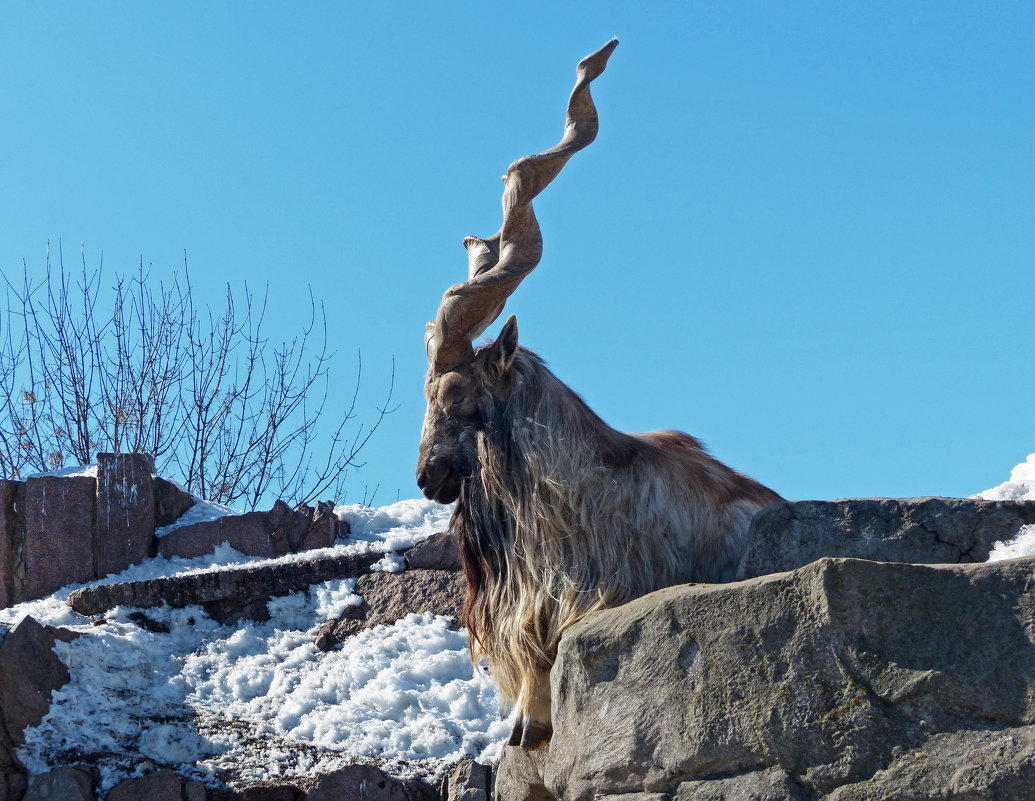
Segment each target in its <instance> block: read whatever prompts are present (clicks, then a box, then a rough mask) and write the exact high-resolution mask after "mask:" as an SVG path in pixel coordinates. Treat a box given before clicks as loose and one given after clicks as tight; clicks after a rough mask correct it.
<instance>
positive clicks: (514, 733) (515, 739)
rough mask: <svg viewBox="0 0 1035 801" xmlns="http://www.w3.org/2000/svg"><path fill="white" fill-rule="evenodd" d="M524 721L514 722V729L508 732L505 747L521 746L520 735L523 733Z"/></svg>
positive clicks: (519, 719) (521, 719)
mask: <svg viewBox="0 0 1035 801" xmlns="http://www.w3.org/2000/svg"><path fill="white" fill-rule="evenodd" d="M524 728H525V719H524V718H518V719H517V720H515V721H514V728H512V729H511V730H510V739H508V740H507V745H521V735H522V733H523V732H524Z"/></svg>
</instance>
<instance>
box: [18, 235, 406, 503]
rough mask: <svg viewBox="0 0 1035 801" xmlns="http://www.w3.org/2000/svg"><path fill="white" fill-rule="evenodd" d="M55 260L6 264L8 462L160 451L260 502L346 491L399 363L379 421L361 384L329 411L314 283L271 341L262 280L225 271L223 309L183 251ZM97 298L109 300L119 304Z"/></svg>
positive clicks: (25, 469) (327, 356)
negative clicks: (165, 263)
mask: <svg viewBox="0 0 1035 801" xmlns="http://www.w3.org/2000/svg"><path fill="white" fill-rule="evenodd" d="M81 262H82V263H81V266H80V268H79V269H77V270H76V271H75V273H74V274H73V273H72V272H70V271H68V270H66V269H65V266H64V260H63V258H62V256H61V252H60V248H59V255H58V266H57V268H56V269H55V268H52V266H51V262H50V254H49V251H48V254H47V260H46V270H45V274H44V276H43V277H42V278H41V279H39V280H35V281H34V280H33V279H32V278H31V277H30V275H29V270H28V268H27V267H26V266H25V265H24V264H23V269H22V276H21V281H20V283H17V284H16V283H14V282H13V281H11V280H10V279H9V278H6V277H5V279H4V280H5V282H6V304H5V307H4V309H3V310H0V475H2V476H3V477H7V478H17V477H20V476H22V475H24V474H26V473H31V472H45V471H53V470H57V469H60V468H62V467H64V466H65V465H68V464H90V463H92V462H93V461H94V460H95V459H96V455H97V453H98V452H99V451H109V452H112V453H129V452H143V453H150V454H153V455H154V457H155V463H156V467H157V470H158V472H159V473H161V474H162V475H168V476H172V477H177V478H179V479H180V480H182V481H183V483H184V484H185V485H186V487H187V489H188V490H190V491H191V492H192V493H194V494H195V495H199V496H201V497H204V498H206V499H208V500H213V501H218V502H220V503H225V504H231V505H237V506H242V505H243V506H246V507H248V508H251V509H254V508H256V507H257V506H258V504H259V503H260V502H262V500H263V499H266V500H267V501H269V500H270V499H271V498H274V497H277V498H283V499H284V500H285V501H289V502H292V503H302V502H306V503H309V502H312V501H313V500H315V499H317V498H320V497H326V496H331V497H333V498H335V499H341V498H343V497H344V491H345V486H344V485H345V480H346V478H347V476H348V471H349V468H352V467H359V466H361V463H360V462H359V461H358V458H359V454H360V451H361V450H362V449H363V447H364V446H365V445H366V444H367V442H369V440H370V437H371V436H372V435H373V433H374V432H375V431H376V430H377V428H378V427H379V426H380V424H381V422H382V421H383V420H384V417H385V415H386V414H387V413H388V411H389V410H388V404H389V402H390V401H391V396H392V389H393V385H394V379H395V371H394V367H393V371H392V378H391V381H390V384H389V388H388V391H387V397H386V399H385V402H384V403H383V404H382V405H380V406H379V407H377V409H376V413H375V415H374V420H373V423H372V424H371V425H368V426H364V425H362V424H359V423H357V421H356V403H357V399H358V396H359V387H360V378H361V374H362V361H361V360H360V361H359V366H358V368H357V371H356V382H355V386H354V387H352V389H351V393H350V394H349V396H348V398H347V399H346V400H345V401H344V403H343V408H341V410H340V411H337V417H336V421H337V425H336V426H334V425H332V426H327V425H326V424H325V423H323V421H325V420H326V416H325V414H324V412H325V411H326V410H327V408H328V402H329V401H330V400H331V386H330V381H329V368H330V365H331V360H332V358H333V356H334V354H333V353H331V352H330V351H329V350H328V343H327V320H326V313H325V310H324V308H323V305H322V304H319V305H318V304H317V303H316V302H315V301H314V299H313V297H312V292H311V291H310V295H309V309H308V313H307V315H306V318H305V320H306V321H305V323H304V324H303V325H302V326H301V329H300V330H299V332H298V333H297V334H296V335H295V337H294V338H293V339H291V340H290V341H285V342H281V343H280V344H273V343H272V342H271V340H270V339H269V337H267V336H266V334H265V333H264V330H263V323H264V320H265V316H266V311H267V304H268V300H269V298H268V288H267V289H266V291H265V292H264V293H263V295H262V296H261V297H257V296H256V295H255V294H254V293H253V292H251V291H250V290H249V288H248V286H247V285H245V287H244V289H243V291H240V292H236V293H235V292H234V291H233V289H232V288H231V287H230V286H229V285H228V286H227V291H226V298H225V305H223V306H220V307H219V308H218V309H213V308H212V307H211V306H207V305H202V304H199V303H197V302H196V300H195V297H194V293H193V291H192V287H191V282H190V275H189V272H188V271H187V267H186V261H185V263H184V269H183V273H182V275H180V274H177V275H175V276H174V277H173V278H172V279H171V281H170V282H168V283H166V282H157V284H156V283H155V282H153V281H151V280H150V267H147V268H145V266H144V263H143V261H142V260H141V263H140V265H139V267H138V269H137V271H136V273H135V274H134V275H132V276H126V275H115V276H114V277H113V279H112V283H111V286H110V294H108V293H105V292H104V291H102V284H103V279H102V275H103V270H102V268H101V267H98V268H96V269H90V268H89V267H87V264H86V258H85V255H83V256H82V259H81ZM102 300H110V303H111V305H110V311H109V310H108V306H107V305H106V304H105V303H103V302H102Z"/></svg>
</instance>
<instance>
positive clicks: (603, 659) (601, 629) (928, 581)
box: [497, 557, 1035, 801]
mask: <svg viewBox="0 0 1035 801" xmlns="http://www.w3.org/2000/svg"><path fill="white" fill-rule="evenodd" d="M1033 573H1035V557H1031V558H1025V559H1016V560H1010V561H1005V562H996V563H992V564H976V565H952V566H950V565H939V566H925V565H913V564H892V563H878V562H872V561H865V560H858V559H822V560H820V561H818V562H815V563H813V564H811V565H808V566H806V567H803V568H800V569H798V570H795V571H793V572H789V573H780V574H776V575H772V576H766V577H762V578H757V579H752V580H749V581H743V582H738V583H734V584H727V585H688V586H683V587H674V588H669V589H666V590H661V591H659V592H657V593H653V594H652V595H648V596H646V597H644V598H640V599H637V600H635V601H632V602H631V603H629V604H626V605H624V606H621V607H617V608H615V609H610V610H605V611H603V612H599V613H596V614H594V615H591V616H589V617H587V618H586V619H585V620H583V621H581V622H580V623H578V624H576V625H575V626H573V627H572V628H571V629H569V630H568V631H567V632H566V633H565V635H564V637H563V638H562V640H561V645H560V649H559V653H558V657H557V663H556V665H555V667H554V670H553V674H552V682H553V684H552V690H553V709H554V721H553V723H554V735H553V740H552V743H551V746H550V751H549V754H548V756H547V758H546V761H545V767H544V780H545V781H544V784H545V786H546V787H548V788H549V789H550V790H551V791H552V792H553V793H554V794H555V795H556V796H557V797H559V798H563V799H565V801H576V800H581V799H589V798H594V797H601V796H608V795H618V794H623V793H676V794H677V795H676V797H678V798H751V797H755V798H781V797H786V798H793V797H795V796H797V797H800V798H802V799H814V798H818V797H821V796H823V797H825V796H826V795H827V794H832V795H831V797H832V798H835V799H862V798H866V799H870V798H888V799H890V798H931V797H939V798H941V797H944V798H950V797H958V798H967V799H971V800H972V801H973V800H975V799H986V798H987V799H992V798H1002V799H1012V798H1018V799H1019V798H1024V797H1026V796H1024V795H1023V794H1022V795H1011V793H1012V792H1013V790H1011V789H1010V788H1018V787H1028V788H1030V787H1032V786H1035V785H1032V783H1031V781H1032V769H1033V768H1032V765H1033V764H1035V750H1033V742H1035V737H1033V735H1035V730H1033V725H1035V580H1033ZM503 768H504V766H503V765H502V764H501V766H500V771H499V773H498V775H497V788H499V787H500V786H501V785H502V784H504V783H505V779H504V776H503ZM925 786H927V787H932V788H933V787H936V786H948V787H956V788H959V794H957V795H953V794H951V793H950V794H946V793H945V792H944V791H939V792H941V793H942V794H940V795H937V794H936V795H924V792H923V790H922V789H915V788H917V787H921V788H922V787H925ZM752 788H754V789H752ZM780 788H784V789H783V790H781V789H780ZM781 792H786V794H785V795H782V796H781V795H780V793H781ZM774 793H775V795H774ZM500 797H501V798H504V796H502V795H501V796H500ZM1029 797H1030V796H1029Z"/></svg>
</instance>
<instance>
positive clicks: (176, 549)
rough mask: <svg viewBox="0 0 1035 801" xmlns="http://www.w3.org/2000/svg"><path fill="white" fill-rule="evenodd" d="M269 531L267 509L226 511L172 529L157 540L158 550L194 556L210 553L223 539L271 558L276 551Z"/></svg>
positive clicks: (244, 550) (238, 548) (252, 553)
mask: <svg viewBox="0 0 1035 801" xmlns="http://www.w3.org/2000/svg"><path fill="white" fill-rule="evenodd" d="M270 534H272V529H271V528H270V526H269V521H268V520H267V518H266V512H245V513H244V514H241V515H227V516H226V517H220V518H217V519H215V520H206V521H204V522H202V523H194V524H193V525H190V526H181V527H180V528H177V529H173V530H172V531H170V532H169V533H168V534H166V535H165V536H164V537H162V538H161V539H160V540H158V553H159V555H160V556H164V557H166V558H169V557H173V556H180V557H183V558H184V559H193V558H195V557H197V556H204V555H205V554H208V553H212V551H214V550H215V549H216V546H217V545H219V544H221V543H224V542H225V543H228V544H229V545H230V547H231V548H233V549H234V550H235V551H240V552H241V553H243V554H248V555H249V556H263V557H266V558H271V557H274V556H277V555H278V554H277V552H276V551H275V550H274V548H273V540H272V539H271V537H270ZM284 553H286V551H285V552H284Z"/></svg>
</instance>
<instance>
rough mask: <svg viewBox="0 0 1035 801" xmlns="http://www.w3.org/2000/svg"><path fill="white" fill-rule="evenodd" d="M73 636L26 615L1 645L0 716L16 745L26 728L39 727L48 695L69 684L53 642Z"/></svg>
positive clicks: (47, 701)
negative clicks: (41, 623) (45, 625)
mask: <svg viewBox="0 0 1035 801" xmlns="http://www.w3.org/2000/svg"><path fill="white" fill-rule="evenodd" d="M56 634H57V635H58V636H55V635H56ZM75 636H76V635H74V634H73V633H72V632H69V631H62V630H59V629H51V628H48V627H44V626H41V625H40V624H39V623H37V622H36V621H35V620H33V619H32V618H31V617H28V616H26V617H23V618H22V619H21V620H19V621H18V623H17V624H16V625H15V626H14V628H12V629H11V632H10V634H8V635H7V637H6V638H5V639H4V641H3V642H2V643H0V713H2V717H3V722H4V726H5V728H6V730H7V733H8V735H9V736H10V738H11V740H12V742H13V743H14V744H15V745H16V746H21V745H22V744H24V742H25V736H24V731H25V729H26V728H27V727H29V726H37V725H39V722H40V721H41V720H43V716H44V715H46V714H47V711H48V710H49V709H50V696H51V693H52V692H53V691H54V690H56V689H58V688H59V687H62V686H63V685H64V684H65V683H67V682H68V679H69V673H68V668H66V667H65V665H64V663H62V662H61V660H60V659H58V657H57V654H55V653H54V643H55V642H56V641H57V639H59V638H60V639H62V640H64V641H66V642H67V641H69V640H70V639H71V638H74V637H75Z"/></svg>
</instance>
